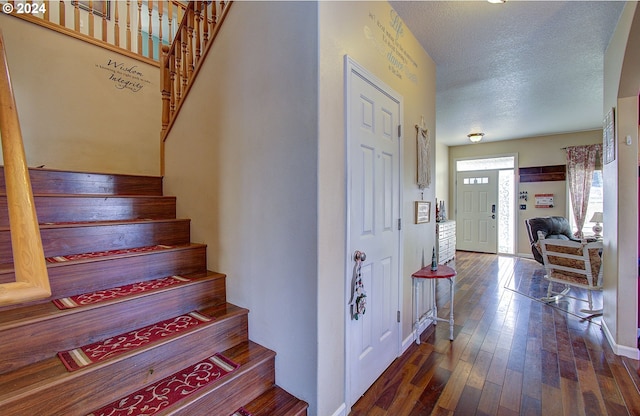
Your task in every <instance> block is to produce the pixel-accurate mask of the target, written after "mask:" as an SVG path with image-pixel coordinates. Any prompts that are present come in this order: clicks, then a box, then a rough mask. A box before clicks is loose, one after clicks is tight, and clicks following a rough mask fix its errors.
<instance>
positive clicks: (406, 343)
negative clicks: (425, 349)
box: [402, 310, 434, 353]
mask: <svg viewBox="0 0 640 416" xmlns="http://www.w3.org/2000/svg"><path fill="white" fill-rule="evenodd" d="M430 314H433V310H431V311H429V312H427V313H426V314H424V315H423V316H422V317H421V318H420V321H419V322H418V327H417V328H414V330H413V331H411V333H410V334H409V336H408V337H406V338H405V339H404V340H403V341H402V353H404V352H405V351H406V350H407V348H409V347H410V346H411V343H412V342H414V341H415V340H416V339H418V337H419V336H420V335H422V333H423V332H424V330H425V329H427V327H429V325H431V324H432V323H433V321H434V320H433V318H432V317H431V315H430Z"/></svg>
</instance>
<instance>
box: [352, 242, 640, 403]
mask: <svg viewBox="0 0 640 416" xmlns="http://www.w3.org/2000/svg"><path fill="white" fill-rule="evenodd" d="M452 264H453V265H454V266H455V268H456V270H457V272H458V276H457V278H456V292H455V306H454V313H455V340H454V341H453V342H450V341H449V339H448V335H449V328H448V325H447V324H446V323H441V324H438V325H437V327H436V328H435V329H434V328H433V326H431V327H429V328H427V329H426V330H425V332H424V333H423V334H422V337H421V340H422V344H421V345H416V344H415V343H412V345H411V346H410V347H409V348H408V349H407V351H406V352H405V353H404V354H403V355H402V356H401V357H399V358H398V359H396V360H395V361H394V362H393V364H392V365H391V366H390V367H389V368H388V369H387V371H386V372H385V373H384V374H383V375H382V376H381V377H380V378H379V379H378V380H377V381H376V382H375V383H374V385H373V386H372V387H371V388H370V389H369V390H368V391H367V392H366V393H365V395H364V396H362V398H361V399H360V400H359V401H358V402H357V403H356V404H355V405H354V406H353V408H352V411H351V413H350V415H351V416H361V415H367V416H378V415H389V416H404V415H407V416H418V415H462V416H467V415H478V416H480V415H544V416H555V415H565V416H577V415H584V416H589V415H640V393H639V392H638V386H640V377H638V374H637V372H636V371H637V368H638V365H639V363H638V361H636V360H631V359H627V358H623V357H619V356H616V355H615V354H613V352H612V350H611V347H610V346H609V344H608V342H607V341H606V338H605V334H604V332H603V331H602V329H601V327H600V325H598V324H596V323H591V322H589V321H581V320H580V319H579V318H577V317H576V316H574V315H569V314H567V313H565V312H562V311H559V310H558V309H555V308H553V307H550V306H548V305H544V304H542V303H540V302H537V301H534V300H532V299H530V298H528V297H526V296H523V295H521V294H518V293H516V292H514V291H511V290H509V289H505V287H504V286H505V284H506V283H507V282H508V281H509V279H510V278H511V277H512V275H513V274H514V273H515V274H516V275H517V274H518V273H532V272H534V270H535V269H537V268H540V267H542V266H540V265H539V264H538V263H536V262H535V261H533V260H528V259H520V258H516V257H506V256H496V255H490V254H477V253H467V252H458V253H457V257H456V260H455V263H452ZM445 283H446V284H445ZM437 290H438V294H437V299H438V307H439V309H438V312H439V316H441V317H447V316H448V313H449V302H448V301H449V292H448V283H447V282H442V284H438V288H437Z"/></svg>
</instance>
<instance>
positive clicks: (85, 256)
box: [47, 244, 175, 263]
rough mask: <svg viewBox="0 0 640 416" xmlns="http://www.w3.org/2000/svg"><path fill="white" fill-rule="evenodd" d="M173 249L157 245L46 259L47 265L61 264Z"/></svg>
mask: <svg viewBox="0 0 640 416" xmlns="http://www.w3.org/2000/svg"><path fill="white" fill-rule="evenodd" d="M174 247H175V246H169V245H165V244H158V245H155V246H147V247H135V248H127V249H121V250H107V251H94V252H92V253H81V254H70V255H67V256H54V257H47V262H48V263H63V262H65V261H73V260H87V259H95V258H98V257H107V256H115V255H118V254H130V253H148V252H150V251H157V250H166V249H169V248H174Z"/></svg>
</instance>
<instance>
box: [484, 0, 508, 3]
mask: <svg viewBox="0 0 640 416" xmlns="http://www.w3.org/2000/svg"><path fill="white" fill-rule="evenodd" d="M487 1H488V2H489V3H494V4H500V3H506V2H507V0H487Z"/></svg>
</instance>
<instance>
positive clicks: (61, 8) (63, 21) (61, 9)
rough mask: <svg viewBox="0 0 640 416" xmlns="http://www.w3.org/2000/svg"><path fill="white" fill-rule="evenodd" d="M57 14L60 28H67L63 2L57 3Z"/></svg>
mask: <svg viewBox="0 0 640 416" xmlns="http://www.w3.org/2000/svg"><path fill="white" fill-rule="evenodd" d="M58 4H59V6H58V14H59V15H60V18H59V19H60V26H62V27H67V22H66V16H65V10H64V1H60V3H58Z"/></svg>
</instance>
